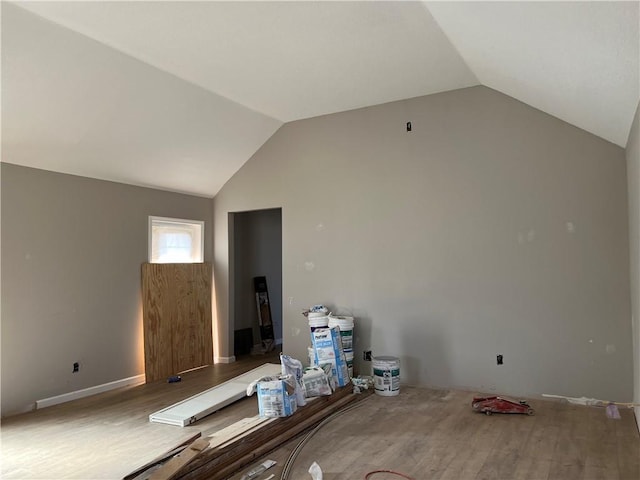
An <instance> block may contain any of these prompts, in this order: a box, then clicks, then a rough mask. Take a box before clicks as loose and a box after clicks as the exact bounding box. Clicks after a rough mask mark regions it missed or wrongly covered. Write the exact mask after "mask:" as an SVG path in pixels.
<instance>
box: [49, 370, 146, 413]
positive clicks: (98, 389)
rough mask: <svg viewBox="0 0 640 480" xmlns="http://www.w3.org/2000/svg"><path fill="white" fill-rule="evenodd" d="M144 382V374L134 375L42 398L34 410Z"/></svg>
mask: <svg viewBox="0 0 640 480" xmlns="http://www.w3.org/2000/svg"><path fill="white" fill-rule="evenodd" d="M144 382H145V375H144V373H143V374H141V375H136V376H135V377H129V378H123V379H121V380H115V381H113V382H109V383H103V384H102V385H96V386H95V387H89V388H84V389H82V390H76V391H75V392H69V393H63V394H62V395H57V396H55V397H49V398H43V399H42V400H37V401H36V410H38V409H40V408H45V407H51V406H53V405H58V404H59V403H65V402H70V401H71V400H77V399H78V398H84V397H88V396H91V395H95V394H96V393H102V392H108V391H109V390H113V389H115V388H120V387H128V386H130V385H140V384H141V383H144Z"/></svg>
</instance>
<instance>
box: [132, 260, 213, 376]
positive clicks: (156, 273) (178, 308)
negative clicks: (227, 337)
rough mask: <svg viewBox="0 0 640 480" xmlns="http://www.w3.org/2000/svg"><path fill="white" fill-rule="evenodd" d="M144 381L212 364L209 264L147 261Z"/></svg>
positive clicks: (144, 285)
mask: <svg viewBox="0 0 640 480" xmlns="http://www.w3.org/2000/svg"><path fill="white" fill-rule="evenodd" d="M142 297H143V318H144V320H143V322H144V347H145V375H146V380H147V382H152V381H156V380H159V379H165V378H167V377H169V376H171V375H175V374H177V373H180V372H183V371H186V370H190V369H192V368H197V367H201V366H203V365H210V364H211V363H213V335H212V325H211V323H212V320H211V264H210V263H181V264H175V263H167V264H160V263H145V264H143V265H142Z"/></svg>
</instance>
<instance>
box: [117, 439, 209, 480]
mask: <svg viewBox="0 0 640 480" xmlns="http://www.w3.org/2000/svg"><path fill="white" fill-rule="evenodd" d="M201 436H202V433H201V432H198V433H196V434H194V435H191V436H190V437H189V438H187V439H186V440H184V441H183V442H181V443H179V444H178V445H176V446H175V447H173V448H172V449H171V450H169V451H168V452H166V453H163V454H162V455H160V456H159V457H156V458H154V459H153V460H151V461H150V462H148V463H145V464H144V465H142V466H141V467H139V468H137V469H136V470H134V471H133V472H131V473H130V474H128V475H126V476H124V477H123V478H122V480H133V479H134V478H136V477H137V476H139V475H140V474H141V473H143V472H146V471H147V470H149V469H150V468H151V467H154V466H156V465H160V464H161V463H163V462H166V461H167V460H169V459H170V458H171V457H173V456H175V455H177V454H179V453H180V452H181V451H183V450H184V449H185V448H187V447H188V446H189V445H191V444H192V443H193V442H194V441H195V440H197V439H199V438H200V437H201Z"/></svg>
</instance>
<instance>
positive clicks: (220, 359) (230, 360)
mask: <svg viewBox="0 0 640 480" xmlns="http://www.w3.org/2000/svg"><path fill="white" fill-rule="evenodd" d="M235 361H236V356H235V355H231V356H230V357H215V358H214V359H213V363H233V362H235Z"/></svg>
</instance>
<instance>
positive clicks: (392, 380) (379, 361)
mask: <svg viewBox="0 0 640 480" xmlns="http://www.w3.org/2000/svg"><path fill="white" fill-rule="evenodd" d="M372 363H373V383H374V385H375V391H376V393H377V394H378V395H382V396H384V397H393V396H395V395H398V394H399V393H400V359H398V358H397V357H373V362H372Z"/></svg>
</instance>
